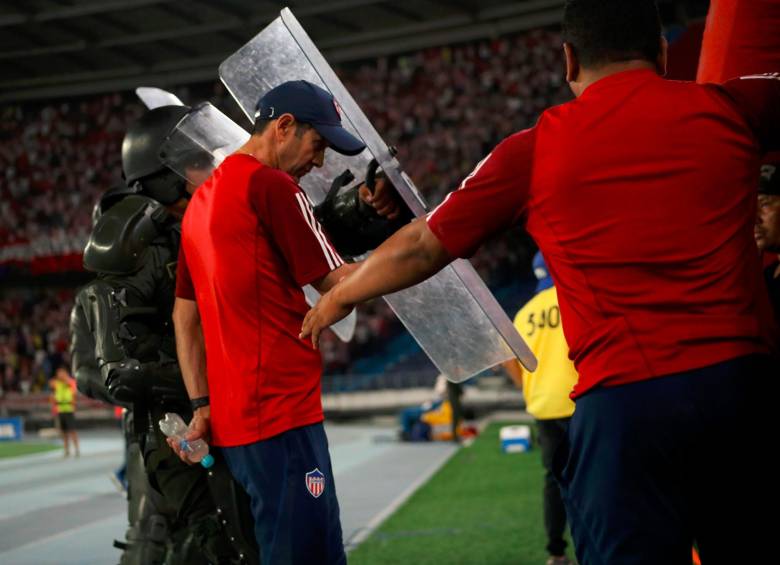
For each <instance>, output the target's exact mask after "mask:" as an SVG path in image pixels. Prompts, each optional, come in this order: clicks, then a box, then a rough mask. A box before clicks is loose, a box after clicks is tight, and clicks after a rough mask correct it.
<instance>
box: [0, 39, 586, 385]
mask: <svg viewBox="0 0 780 565" xmlns="http://www.w3.org/2000/svg"><path fill="white" fill-rule="evenodd" d="M560 44H561V39H560V34H559V32H557V31H550V30H536V31H532V32H528V33H522V34H517V35H514V36H509V37H503V38H499V39H495V40H492V41H479V42H472V43H466V44H462V45H457V46H449V47H441V48H435V49H426V50H423V51H419V52H415V53H411V54H407V55H403V56H398V57H392V58H380V59H377V60H374V61H371V62H368V63H362V64H351V65H349V66H344V67H342V68H340V69H339V73H340V75H341V76H342V78H343V80H344V82H345V83H346V84H347V86H348V88H349V90H350V92H352V93H353V95H354V96H355V97H356V99H357V101H358V103H359V104H360V105H361V107H362V108H363V109H364V111H365V112H366V113H367V114H368V116H369V117H370V118H371V119H372V121H373V122H374V124H375V125H376V127H377V129H378V130H379V131H380V132H381V133H382V134H383V136H384V138H385V139H387V140H390V141H391V142H392V143H395V144H396V145H397V146H398V149H399V159H400V161H401V162H402V163H403V164H404V166H405V168H406V171H407V172H408V174H409V175H410V176H411V177H412V178H413V179H415V181H416V183H417V185H418V187H419V188H420V190H421V192H422V194H423V195H424V196H425V198H426V199H427V201H428V203H429V204H430V205H431V206H433V205H435V204H437V203H438V202H439V201H441V199H442V198H443V196H444V194H446V193H447V192H448V191H449V190H451V189H452V188H453V187H455V186H456V185H457V183H458V182H460V180H461V179H462V178H463V177H465V176H466V175H467V174H468V173H469V171H470V170H471V169H472V168H473V167H474V165H475V164H476V163H477V162H478V161H479V160H480V159H482V158H483V157H484V156H485V155H486V154H487V152H489V151H490V149H491V148H492V147H493V146H494V145H495V144H496V143H497V142H498V141H500V140H501V139H502V138H503V137H505V136H506V135H508V134H509V133H511V132H514V131H517V130H519V129H522V128H525V127H528V126H530V125H531V124H532V123H533V122H534V121H535V119H536V117H537V116H538V114H539V113H540V112H541V111H542V110H543V109H544V108H547V107H549V106H550V105H553V104H557V103H560V102H563V101H565V100H567V99H568V97H569V96H570V94H569V92H568V89H566V88H565V83H564V81H563V77H562V75H561V72H560V68H561V61H560V58H561V53H560ZM176 92H177V94H178V95H179V96H180V97H181V98H182V99H183V100H186V101H192V102H196V101H198V100H202V99H209V100H212V101H213V102H214V103H215V104H216V105H217V106H218V107H221V108H222V109H223V110H224V111H225V112H226V113H228V114H229V115H231V116H232V117H233V118H234V119H235V120H237V121H239V123H242V122H241V121H240V120H243V119H244V118H243V117H242V116H241V115H239V114H238V111H237V108H236V107H235V104H234V103H233V102H232V99H230V97H229V95H228V94H227V93H226V92H225V90H224V88H223V87H222V86H221V85H220V84H219V83H217V84H214V83H209V84H200V85H192V86H188V87H183V88H180V89H178V90H177V91H176ZM431 92H435V93H436V96H435V97H433V98H431V97H430V93H431ZM142 111H143V109H142V106H141V105H140V104H139V102H138V101H137V100H136V98H135V96H134V95H133V94H132V93H127V92H125V93H114V94H110V95H101V96H92V97H88V98H82V99H71V100H63V101H59V102H55V103H51V102H50V103H46V104H14V105H10V106H6V107H5V108H3V109H2V111H1V112H2V116H1V117H2V120H0V168H2V170H3V174H1V175H0V197H2V199H1V200H0V284H2V282H3V277H7V276H8V275H9V273H16V274H18V273H22V274H24V275H26V276H36V275H40V274H44V273H61V272H69V271H80V270H81V250H82V248H83V246H84V243H85V241H86V237H87V234H88V233H89V229H90V214H91V210H92V205H93V204H94V202H95V201H96V200H97V198H98V196H99V195H100V193H101V192H102V191H103V190H105V189H106V188H108V187H109V186H111V185H112V184H113V183H116V182H118V181H119V180H120V145H121V141H122V136H123V134H124V129H125V126H126V124H127V123H129V122H130V121H132V120H133V119H135V118H136V117H137V116H138V115H139V114H140V113H141V112H142ZM532 253H533V248H532V243H531V242H530V240H528V238H527V237H526V236H524V234H523V233H522V232H521V231H520V230H517V231H516V232H515V233H513V234H511V235H510V236H508V237H507V236H505V237H503V238H501V239H498V240H496V241H495V242H493V244H492V245H490V246H486V248H485V249H483V250H481V251H480V252H479V253H477V255H475V257H474V258H473V259H472V262H473V264H474V266H475V268H476V269H477V271H478V272H479V274H480V275H481V276H482V277H483V279H485V281H486V282H487V283H488V285H489V286H490V287H491V288H492V289H494V290H498V289H502V293H503V294H504V295H506V296H507V300H509V301H510V302H513V303H519V302H522V299H523V298H524V296H520V295H522V294H523V293H524V292H527V289H523V288H522V285H520V286H519V287H518V286H517V285H516V283H515V286H514V287H507V285H508V284H509V283H510V281H512V280H515V279H516V274H517V273H518V272H523V271H526V270H527V269H528V267H527V265H528V264H529V263H530V255H531V254H532ZM72 295H73V290H62V289H50V288H49V289H41V290H36V291H34V292H33V291H29V290H24V291H19V290H17V291H11V292H8V291H4V292H3V296H2V299H0V369H2V388H3V389H4V390H6V391H7V390H19V391H29V390H36V388H38V387H41V386H43V385H45V382H46V379H47V378H48V377H49V376H50V375H51V371H52V370H53V367H54V366H55V365H56V362H57V361H59V360H61V359H62V358H63V357H64V356H66V355H67V353H66V350H67V343H66V341H65V340H66V337H65V335H66V333H67V315H68V312H69V310H70V306H71V300H72ZM401 333H403V332H402V326H401V324H400V322H398V321H397V319H396V318H395V317H394V316H393V315H392V313H391V311H390V309H389V307H388V306H387V305H386V304H385V303H384V302H383V301H377V302H374V303H372V304H370V305H368V306H365V307H361V310H360V315H359V316H358V326H357V329H356V332H355V338H354V340H353V341H352V342H351V343H349V344H344V343H342V342H340V341H338V340H337V339H336V338H335V336H333V335H328V337H327V338H325V341H324V343H323V356H324V361H325V372H326V374H331V375H333V374H345V373H350V372H351V371H353V370H354V369H355V367H354V360H356V359H358V358H361V359H364V360H363V361H361V363H360V366H361V367H363V368H364V369H365V370H370V371H377V367H379V368H385V369H386V368H387V367H390V366H393V365H399V366H400V367H402V368H403V370H404V371H410V370H411V371H412V372H414V371H415V370H422V369H424V370H426V371H429V372H430V371H432V370H433V369H432V366H431V365H430V364H429V363H426V360H425V358H424V356H422V355H417V354H418V353H419V349H415V348H416V346H415V345H414V344H409V345H408V347H404V346H399V345H398V344H397V343H396V344H394V345H392V346H391V342H390V341H388V338H392V337H394V336H398V335H400V334H401ZM402 341H403V340H402ZM410 357H412V359H411V360H410ZM365 358H370V359H369V360H368V361H366V360H365ZM415 359H417V361H415Z"/></svg>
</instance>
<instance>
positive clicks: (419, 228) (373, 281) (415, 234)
mask: <svg viewBox="0 0 780 565" xmlns="http://www.w3.org/2000/svg"><path fill="white" fill-rule="evenodd" d="M451 261H452V257H450V255H449V254H448V253H447V251H446V250H445V249H444V247H443V246H442V244H441V243H440V242H439V240H438V238H436V236H435V235H433V233H432V232H431V231H430V229H428V224H427V222H426V221H425V218H419V219H417V220H415V221H414V222H412V223H410V224H408V225H407V226H404V227H403V228H402V229H400V230H398V231H397V232H396V233H395V234H393V236H392V237H390V238H389V239H388V240H387V241H385V242H384V243H383V244H382V245H380V246H379V247H378V248H377V249H376V251H374V252H373V253H372V254H371V256H370V257H369V258H368V259H366V260H365V261H363V262H362V263H360V266H359V267H358V268H357V269H356V270H355V271H354V272H353V273H351V274H350V276H348V277H347V278H346V279H345V280H344V281H343V282H342V283H340V284H338V285H337V286H336V287H335V288H334V289H333V292H334V293H337V297H338V298H337V300H338V301H339V302H340V303H342V304H352V305H354V304H357V303H359V302H364V301H366V300H370V299H371V298H376V297H377V296H382V295H385V294H389V293H391V292H396V291H398V290H401V289H404V288H408V287H410V286H413V285H415V284H417V283H419V282H422V281H424V280H425V279H427V278H429V277H431V276H432V275H434V274H436V273H437V272H439V271H440V270H441V269H442V268H444V267H445V266H446V265H447V264H448V263H450V262H451Z"/></svg>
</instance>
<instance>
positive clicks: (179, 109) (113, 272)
mask: <svg viewBox="0 0 780 565" xmlns="http://www.w3.org/2000/svg"><path fill="white" fill-rule="evenodd" d="M188 111H189V108H188V107H185V106H163V107H160V108H156V109H154V110H151V111H149V112H147V113H146V114H144V115H143V116H142V117H141V118H140V119H139V120H138V121H137V122H136V123H134V124H133V125H132V126H131V127H130V128H128V131H127V133H126V135H125V138H124V142H123V144H122V169H123V174H124V178H125V182H126V185H127V186H125V187H120V188H119V189H118V190H114V191H109V193H107V195H106V197H105V198H104V199H103V200H102V201H101V204H100V207H99V209H98V212H100V213H99V214H98V215H99V217H98V219H97V221H96V223H95V226H94V229H93V231H92V234H91V235H90V239H89V242H88V243H87V246H86V248H85V251H84V266H85V268H86V269H87V270H89V271H92V272H94V273H95V274H96V278H95V280H94V281H93V282H91V283H90V284H88V285H87V286H85V287H84V288H83V289H81V291H80V292H79V293H78V295H77V297H76V304H75V306H74V310H73V313H72V316H71V332H72V345H71V349H72V352H73V355H72V364H73V371H74V374H75V375H76V378H77V383H78V386H79V390H81V391H82V392H83V393H84V394H87V395H88V396H91V397H93V398H99V399H102V400H105V401H107V402H110V403H112V404H117V405H122V406H125V407H127V408H128V409H129V411H130V412H131V414H132V422H133V424H132V429H131V430H128V434H129V436H130V441H129V446H130V447H129V449H128V479H129V494H128V500H129V511H128V517H129V520H130V528H129V530H128V534H127V543H126V544H118V546H121V547H123V548H125V552H124V554H123V556H122V560H121V563H122V564H123V565H125V564H126V565H136V564H138V565H148V564H155V563H177V564H178V563H181V564H184V563H186V564H199V563H233V562H247V561H249V562H251V560H252V559H253V556H256V555H257V552H256V549H253V548H252V547H251V536H250V538H249V542H248V543H249V544H250V545H249V546H244V545H242V544H243V543H245V540H246V536H244V535H242V532H241V531H240V530H237V529H236V527H237V526H239V525H240V521H241V519H240V518H238V517H236V515H235V514H234V513H235V512H237V511H240V510H242V509H243V506H242V505H243V504H245V502H244V501H243V500H239V501H238V502H233V501H232V500H231V502H229V503H227V504H225V502H226V500H227V499H235V498H241V496H242V494H243V493H241V492H240V491H236V490H235V484H234V483H233V481H232V480H231V479H230V477H229V475H226V474H225V475H223V474H221V473H220V471H219V465H217V466H216V468H215V469H214V470H210V471H209V472H208V475H207V472H206V471H205V470H204V469H202V468H201V467H200V466H189V465H186V464H184V463H182V462H181V461H180V460H179V458H178V457H177V456H176V455H175V454H174V453H173V452H172V451H171V449H170V448H169V447H168V445H167V443H166V442H165V438H164V436H163V435H162V434H161V432H160V431H159V427H158V425H157V422H158V421H159V420H160V419H161V418H162V417H163V416H164V414H165V413H166V412H176V413H178V414H180V415H181V416H182V417H183V418H184V419H185V420H188V419H189V418H190V417H191V415H192V409H191V407H190V405H189V400H188V397H187V393H186V390H185V389H184V385H183V382H182V379H181V373H180V370H179V366H178V363H177V360H176V346H175V339H174V333H173V325H172V323H171V312H172V308H173V299H174V295H173V293H174V286H175V281H174V276H175V271H176V269H175V266H176V260H177V256H178V249H179V238H180V224H179V221H180V219H181V216H182V215H183V212H184V210H185V208H186V204H187V201H188V199H189V196H190V194H191V193H192V192H193V191H194V189H195V187H194V186H192V185H189V184H188V183H186V182H185V181H184V180H183V179H181V178H180V177H179V176H178V175H176V174H175V173H174V172H173V171H171V170H170V169H168V168H167V167H165V166H164V165H163V164H162V163H161V161H160V160H159V158H158V153H159V149H160V145H161V144H162V142H163V141H164V140H165V138H166V136H167V135H168V134H169V132H170V131H171V130H172V129H173V128H174V126H175V125H176V124H177V123H178V122H179V120H181V119H182V118H183V117H184V116H185V115H186V114H187V112H188ZM141 455H142V456H143V465H144V468H145V476H144V474H143V473H141V476H140V477H139V473H138V472H134V470H135V471H137V470H138V468H139V467H140V463H139V462H140V457H141ZM210 487H211V489H212V491H213V490H214V489H217V490H220V489H221V491H222V492H220V493H219V494H218V495H217V496H219V497H220V506H219V507H217V506H216V505H215V503H214V496H212V493H211V492H210V490H209V489H210ZM229 514H230V515H231V518H232V519H230V520H228V519H227V516H228V515H229ZM246 514H248V512H246V511H245V512H244V515H246ZM226 527H227V528H226ZM231 528H232V529H231ZM249 529H250V531H251V526H250V528H249ZM228 530H230V531H229V533H228Z"/></svg>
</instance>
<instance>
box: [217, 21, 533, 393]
mask: <svg viewBox="0 0 780 565" xmlns="http://www.w3.org/2000/svg"><path fill="white" fill-rule="evenodd" d="M219 75H220V78H221V80H222V82H223V83H224V84H225V87H226V88H227V90H228V91H229V92H230V93H231V95H232V96H233V98H235V99H236V101H237V102H238V104H239V105H240V106H241V108H242V109H243V111H244V113H245V114H246V116H247V118H249V120H250V121H252V120H253V117H254V112H255V106H256V104H257V101H258V100H259V99H260V97H261V96H262V95H263V94H264V93H266V92H267V91H268V90H270V89H271V88H273V87H275V86H277V85H279V84H281V83H283V82H286V81H289V80H300V79H304V80H308V81H309V82H312V83H314V84H317V85H319V86H321V87H323V88H325V89H326V90H328V91H330V93H331V94H333V96H334V98H335V99H336V101H337V102H338V103H339V105H340V107H341V109H342V113H341V116H342V123H343V125H344V127H345V128H347V129H348V130H349V131H350V133H352V134H353V135H355V136H357V137H359V138H360V139H362V140H363V142H364V143H365V144H366V150H365V151H363V153H361V154H360V155H357V156H355V157H347V156H344V155H340V154H338V153H336V152H335V151H330V150H329V151H328V152H327V153H326V156H325V164H324V166H323V167H322V168H320V169H317V170H315V171H312V172H311V173H309V174H308V175H307V176H306V177H304V178H303V179H302V182H301V186H302V188H303V189H304V190H305V191H306V193H307V194H308V195H309V198H311V199H312V200H313V201H315V202H319V201H321V200H322V199H323V197H324V195H325V193H326V191H327V189H328V187H329V186H330V181H331V179H333V178H334V177H335V176H336V175H338V174H340V173H341V172H342V171H343V170H344V169H346V168H350V169H351V170H352V171H355V172H356V171H359V170H361V169H363V168H364V167H365V166H366V165H367V164H368V162H369V161H370V159H371V158H372V157H373V158H375V159H376V160H377V161H378V162H379V165H380V166H381V167H382V169H383V170H384V172H385V175H387V178H388V179H389V180H390V181H391V182H392V183H393V186H394V187H395V188H396V190H397V191H398V193H399V194H400V195H401V197H402V198H403V200H404V201H405V202H406V204H407V205H408V206H409V208H410V209H411V211H412V212H413V213H414V214H415V215H416V216H421V215H423V214H425V213H426V210H427V207H426V204H425V202H424V200H423V199H422V197H421V196H420V194H419V192H418V191H417V189H416V187H415V186H414V184H413V183H412V181H411V179H410V178H409V177H408V176H407V175H406V174H405V173H404V171H403V170H402V169H401V165H400V163H399V162H398V160H397V159H396V158H395V157H394V156H393V151H391V149H390V148H389V147H388V145H387V144H386V143H385V142H384V141H383V140H382V138H381V137H380V136H379V134H378V133H377V131H376V130H375V129H374V126H373V125H372V124H371V122H370V121H369V120H368V118H367V117H366V116H365V114H364V113H363V111H362V110H361V109H360V107H359V106H358V105H357V103H356V102H355V100H354V99H353V98H352V96H351V95H350V93H349V92H348V91H347V89H346V88H345V87H344V85H343V84H342V83H341V81H340V80H339V78H338V77H337V76H336V74H335V73H334V72H333V69H331V67H330V65H329V64H328V62H327V61H326V60H325V58H324V57H323V56H322V54H321V53H320V52H319V50H318V49H317V47H316V46H315V45H314V43H313V42H312V40H311V39H310V38H309V36H308V35H307V34H306V32H305V31H304V29H303V28H302V27H301V25H300V23H299V22H298V20H297V19H296V18H295V16H293V14H292V12H291V11H290V10H289V9H287V8H285V9H284V10H282V12H281V15H280V16H279V17H278V18H277V19H275V20H274V21H273V22H271V23H270V24H269V25H268V26H266V27H265V28H264V29H263V30H262V31H261V32H260V33H259V34H258V35H256V36H255V37H254V38H253V39H252V40H251V41H249V42H248V43H247V44H246V45H244V46H243V47H241V48H240V49H239V50H238V51H236V52H235V53H234V54H233V55H231V56H230V57H228V58H227V59H226V60H225V61H223V62H222V64H221V65H220V67H219ZM385 299H386V300H387V302H388V303H389V304H390V307H391V308H392V309H393V311H394V312H395V313H396V315H397V316H398V318H399V319H400V320H401V321H402V322H403V323H404V325H405V326H406V327H407V329H408V330H409V332H410V333H411V334H412V336H413V337H414V338H415V339H416V340H417V342H418V343H419V344H420V346H421V347H422V349H423V350H424V351H425V353H426V354H427V355H428V357H430V358H431V361H433V363H434V364H435V365H436V366H437V367H438V368H439V370H440V371H441V372H442V373H444V374H445V375H446V376H447V377H448V378H449V379H450V380H452V381H455V382H461V381H464V380H466V379H468V378H469V377H471V376H473V375H475V374H478V373H480V372H481V371H483V370H485V369H487V368H489V367H493V366H495V365H497V364H499V363H501V362H503V361H507V360H509V359H512V358H513V357H516V358H517V359H519V360H520V362H521V363H522V364H523V366H524V367H525V368H526V369H528V370H531V371H533V370H534V369H535V368H536V358H535V357H534V355H533V353H531V350H530V349H529V348H528V346H527V345H526V344H525V342H524V341H523V340H522V338H521V337H520V335H519V334H518V333H517V331H516V330H515V328H514V326H513V325H512V322H511V321H510V320H509V318H508V317H507V315H506V314H505V313H504V311H503V310H502V309H501V307H500V305H499V304H498V302H497V301H496V299H495V297H494V296H493V295H492V294H491V293H490V291H489V290H488V289H487V287H486V286H485V284H484V282H483V281H482V280H481V279H480V278H479V275H477V273H476V271H474V269H473V267H472V266H471V264H470V263H469V262H468V261H464V260H457V261H454V262H453V263H452V264H451V265H450V266H448V267H447V268H445V269H443V270H442V271H441V272H440V273H439V274H437V275H436V276H435V277H432V278H431V279H429V280H427V281H425V282H423V283H421V284H419V285H417V286H415V287H413V288H410V289H406V290H403V291H401V292H397V293H395V294H392V295H389V296H386V297H385Z"/></svg>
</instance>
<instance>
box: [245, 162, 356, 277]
mask: <svg viewBox="0 0 780 565" xmlns="http://www.w3.org/2000/svg"><path fill="white" fill-rule="evenodd" d="M251 182H252V186H251V191H252V199H253V205H254V207H255V211H256V212H257V214H258V216H259V218H260V221H261V223H262V224H263V226H265V228H266V229H267V230H268V232H269V235H270V238H271V239H272V240H273V242H274V243H275V244H276V246H277V247H278V249H279V251H281V253H282V255H283V256H284V259H285V261H286V262H287V266H288V267H289V269H290V274H291V275H292V277H293V279H294V280H295V282H296V283H297V284H298V285H300V286H303V285H306V284H309V283H311V282H313V281H316V280H317V279H320V278H322V277H324V276H325V275H327V274H328V273H329V272H330V271H332V270H334V269H337V268H338V267H340V266H341V265H343V264H344V260H343V259H342V258H341V257H340V256H339V254H338V253H337V252H336V250H335V249H334V247H333V246H332V245H331V243H330V242H329V241H328V238H327V237H325V233H324V232H323V230H322V227H321V226H320V224H319V222H318V221H317V220H316V219H315V217H314V212H313V210H312V206H311V202H309V199H308V198H307V196H306V195H305V194H304V193H303V191H302V190H301V189H300V188H299V187H298V185H297V184H295V182H293V180H292V179H291V178H290V177H289V176H288V175H286V174H285V173H283V172H281V171H278V170H276V169H272V168H270V167H263V168H262V169H260V170H259V171H257V172H256V173H255V174H254V175H253V178H252V181H251Z"/></svg>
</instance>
